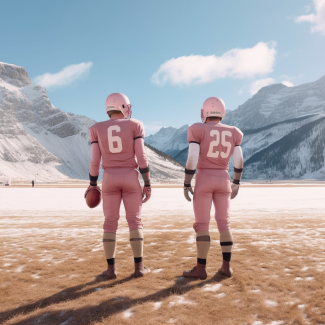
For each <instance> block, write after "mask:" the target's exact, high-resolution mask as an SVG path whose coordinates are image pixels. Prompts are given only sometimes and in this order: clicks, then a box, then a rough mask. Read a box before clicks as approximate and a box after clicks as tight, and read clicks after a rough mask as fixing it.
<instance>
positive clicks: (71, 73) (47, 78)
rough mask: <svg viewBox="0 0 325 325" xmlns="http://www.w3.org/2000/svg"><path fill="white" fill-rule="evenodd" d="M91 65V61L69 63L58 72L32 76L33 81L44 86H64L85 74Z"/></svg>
mask: <svg viewBox="0 0 325 325" xmlns="http://www.w3.org/2000/svg"><path fill="white" fill-rule="evenodd" d="M92 65H93V63H92V62H82V63H79V64H71V65H69V66H68V67H65V68H64V69H63V70H61V71H60V72H57V73H54V74H51V73H45V74H42V75H40V76H37V77H36V78H34V80H33V82H34V83H35V84H38V85H41V86H43V87H45V88H50V87H57V86H66V85H68V84H71V83H72V82H74V81H75V80H77V79H79V78H81V77H83V76H85V75H86V74H87V73H88V72H89V70H90V68H91V67H92Z"/></svg>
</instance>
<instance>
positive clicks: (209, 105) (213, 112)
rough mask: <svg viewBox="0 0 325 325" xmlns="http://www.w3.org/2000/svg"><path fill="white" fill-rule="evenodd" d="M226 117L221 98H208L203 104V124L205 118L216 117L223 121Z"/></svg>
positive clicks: (224, 106)
mask: <svg viewBox="0 0 325 325" xmlns="http://www.w3.org/2000/svg"><path fill="white" fill-rule="evenodd" d="M225 115H226V105H225V103H224V101H223V100H222V99H221V98H218V97H210V98H208V99H207V100H206V101H205V102H204V103H203V107H202V109H201V119H202V122H203V123H205V122H206V120H207V117H210V116H217V117H221V119H223V118H224V117H225Z"/></svg>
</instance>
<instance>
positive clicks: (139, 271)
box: [133, 262, 150, 278]
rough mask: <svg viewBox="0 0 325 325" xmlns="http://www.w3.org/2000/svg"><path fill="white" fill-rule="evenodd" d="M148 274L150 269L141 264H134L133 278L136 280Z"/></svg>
mask: <svg viewBox="0 0 325 325" xmlns="http://www.w3.org/2000/svg"><path fill="white" fill-rule="evenodd" d="M149 272H150V269H148V268H147V267H145V266H143V262H140V263H134V273H133V276H134V277H136V278H140V277H142V276H144V275H146V274H148V273H149Z"/></svg>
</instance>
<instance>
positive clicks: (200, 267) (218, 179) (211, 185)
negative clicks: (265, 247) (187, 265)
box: [183, 97, 244, 279]
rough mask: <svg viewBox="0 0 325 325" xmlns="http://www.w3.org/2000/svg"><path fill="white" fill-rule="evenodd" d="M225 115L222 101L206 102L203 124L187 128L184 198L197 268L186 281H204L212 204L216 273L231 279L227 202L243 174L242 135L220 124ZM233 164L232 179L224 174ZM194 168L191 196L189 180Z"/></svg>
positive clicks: (231, 244)
mask: <svg viewBox="0 0 325 325" xmlns="http://www.w3.org/2000/svg"><path fill="white" fill-rule="evenodd" d="M225 112H226V107H225V104H224V102H223V100H222V99H220V98H218V97H210V98H208V99H207V100H206V101H205V102H204V104H203V108H202V110H201V119H202V122H203V123H195V124H193V125H191V126H190V127H189V128H188V142H189V150H188V158H187V162H186V168H185V181H184V195H185V198H186V199H187V200H188V201H191V198H190V196H189V193H192V194H193V206H194V214H195V223H194V225H193V228H194V230H195V232H196V246H197V265H196V266H195V267H194V268H193V269H192V270H191V271H184V272H183V276H184V277H188V278H199V279H206V277H207V272H206V260H207V256H208V252H209V248H210V234H209V223H210V211H211V205H212V202H213V204H214V207H215V219H216V221H217V225H218V229H219V233H220V245H221V250H222V256H223V263H222V266H221V268H220V269H219V271H218V272H219V273H221V274H223V275H225V276H227V277H231V276H232V273H233V272H232V269H231V268H230V260H231V251H232V246H233V237H232V234H231V231H230V228H229V205H230V199H233V198H235V197H236V195H237V193H238V190H239V185H240V179H241V175H242V171H243V164H244V162H243V154H242V150H241V147H240V144H241V142H242V139H243V133H242V132H241V131H240V130H239V129H238V128H236V127H234V126H228V125H224V124H222V123H221V120H222V119H223V118H224V116H225ZM231 155H232V156H233V160H234V179H233V181H232V182H231V179H230V176H229V174H228V164H229V159H230V156H231ZM196 168H197V174H196V182H195V188H194V192H193V189H192V187H191V180H192V178H193V175H194V174H195V170H196Z"/></svg>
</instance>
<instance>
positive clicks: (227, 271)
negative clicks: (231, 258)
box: [218, 260, 234, 278]
mask: <svg viewBox="0 0 325 325" xmlns="http://www.w3.org/2000/svg"><path fill="white" fill-rule="evenodd" d="M218 273H220V274H221V275H224V276H226V277H228V278H231V277H232V275H233V273H234V272H233V270H232V268H231V267H230V262H227V261H225V260H223V261H222V266H221V268H220V269H219V270H218Z"/></svg>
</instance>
